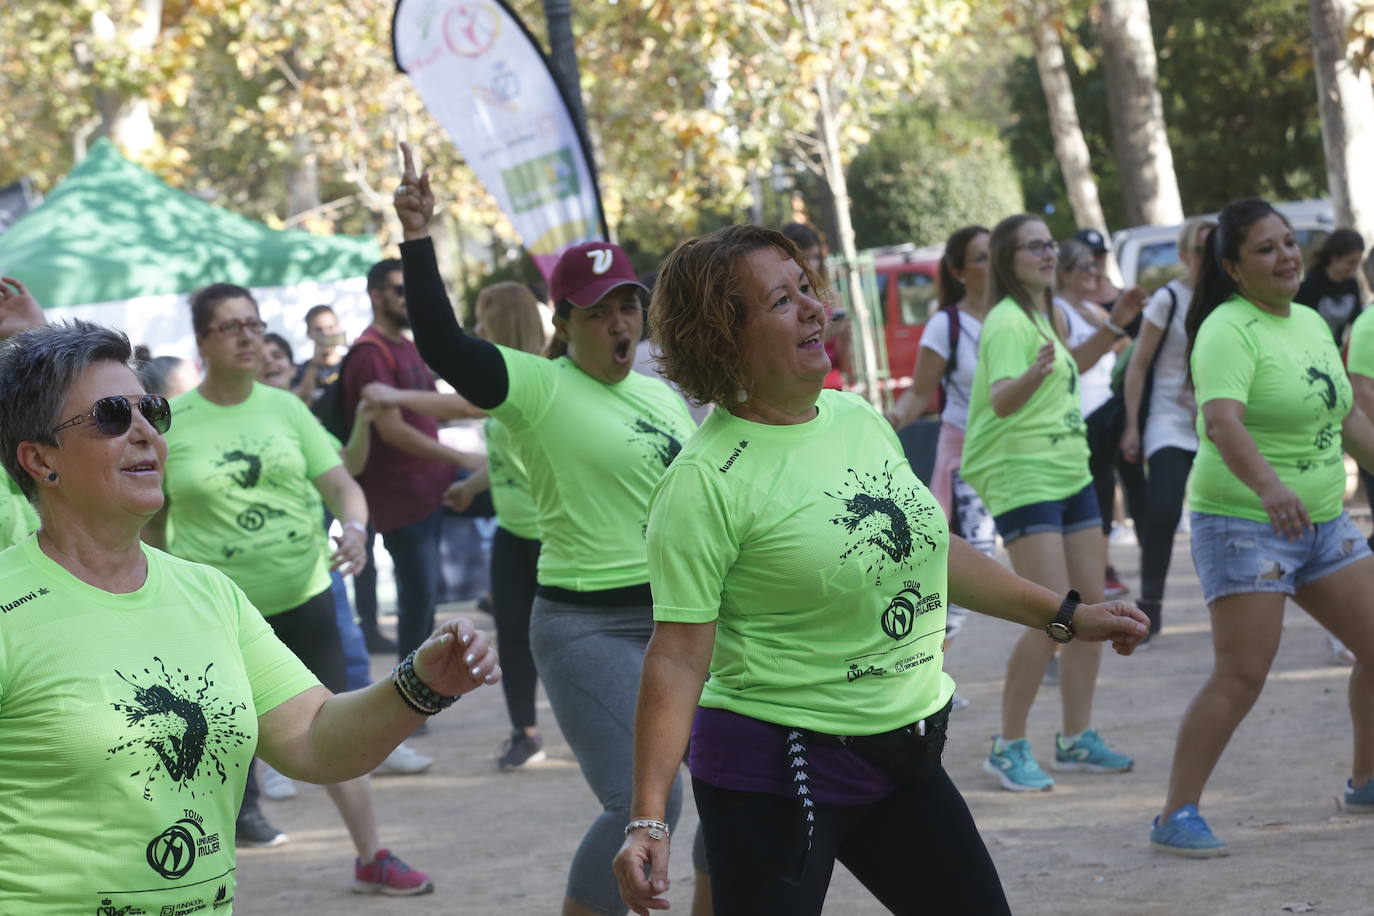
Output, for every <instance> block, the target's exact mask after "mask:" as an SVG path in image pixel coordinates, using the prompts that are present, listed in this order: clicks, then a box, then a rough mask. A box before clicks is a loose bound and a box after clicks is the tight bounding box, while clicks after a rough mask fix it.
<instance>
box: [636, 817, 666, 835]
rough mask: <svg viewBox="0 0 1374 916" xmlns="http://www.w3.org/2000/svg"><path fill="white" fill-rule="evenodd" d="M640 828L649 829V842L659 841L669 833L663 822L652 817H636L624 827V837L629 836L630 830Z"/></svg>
mask: <svg viewBox="0 0 1374 916" xmlns="http://www.w3.org/2000/svg"><path fill="white" fill-rule="evenodd" d="M642 827H647V828H649V839H651V840H661V839H663V838H665V837H667V836H668V835H669V833H670V831H669V830H668V825H667V824H665V823H663V821H660V820H656V819H654V818H652V817H637V818H635V819H634V820H632V821H630V822H629V823H628V824H626V825H625V835H626V836H629V835H630V831H631V830H639V829H640V828H642Z"/></svg>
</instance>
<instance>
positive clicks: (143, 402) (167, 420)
mask: <svg viewBox="0 0 1374 916" xmlns="http://www.w3.org/2000/svg"><path fill="white" fill-rule="evenodd" d="M132 397H133V398H136V399H137V401H138V412H139V413H141V414H143V419H145V420H147V421H148V423H149V425H151V426H152V427H153V429H155V430H157V431H158V433H159V434H162V433H165V432H167V430H169V429H171V428H172V406H171V405H170V404H168V403H167V399H166V398H164V397H163V396H162V395H160V394H144V395H132ZM87 418H90V419H92V420H94V421H95V428H96V429H98V430H100V432H101V434H102V435H106V436H122V435H124V434H125V433H127V432H128V431H129V426H130V425H131V424H132V423H133V422H134V409H133V406H132V405H131V404H130V398H128V397H125V396H124V395H122V394H116V395H111V396H110V397H108V398H101V399H100V400H98V401H96V402H95V403H94V404H92V405H91V412H90V413H83V414H81V415H79V416H75V417H72V418H71V419H70V420H68V421H66V422H65V423H62V424H60V425H59V426H57V427H55V428H54V429H53V434H54V435H55V434H57V433H59V432H61V431H62V430H64V429H66V428H67V427H69V426H76V425H78V424H80V423H82V422H84V421H85V420H86V419H87Z"/></svg>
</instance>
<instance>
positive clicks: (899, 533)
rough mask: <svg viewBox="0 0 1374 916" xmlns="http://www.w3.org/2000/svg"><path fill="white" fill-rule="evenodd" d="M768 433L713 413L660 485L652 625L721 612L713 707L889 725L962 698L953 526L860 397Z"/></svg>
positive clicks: (875, 727) (711, 683)
mask: <svg viewBox="0 0 1374 916" xmlns="http://www.w3.org/2000/svg"><path fill="white" fill-rule="evenodd" d="M817 407H818V410H819V414H818V415H817V416H816V418H815V419H813V420H811V421H810V422H808V423H802V424H798V425H796V426H767V425H763V424H759V423H751V422H749V421H747V420H741V419H740V418H739V417H736V416H734V415H733V414H731V413H730V412H729V411H725V410H716V411H713V412H712V413H711V415H710V416H709V417H707V418H706V421H705V422H704V423H702V426H701V429H700V430H699V431H698V432H697V434H696V435H695V436H693V437H692V438H691V439H690V440H689V441H688V443H687V446H686V448H684V449H683V451H682V454H681V455H679V456H678V458H677V461H675V462H674V463H673V466H672V467H671V468H669V469H668V472H667V473H666V474H665V475H664V476H663V480H662V481H661V482H660V483H659V485H658V487H657V488H656V489H655V491H654V495H653V499H652V501H651V509H650V515H649V535H648V537H649V573H650V576H651V581H652V584H653V591H654V619H655V620H661V621H670V622H679V623H708V622H710V621H713V620H714V621H717V626H716V642H715V650H714V652H713V653H712V656H711V677H710V679H709V680H708V681H707V682H706V685H705V688H704V689H703V691H702V694H701V705H702V706H707V707H713V708H718V709H727V710H730V711H731V712H735V713H739V714H741V715H745V716H750V717H752V718H755V719H760V720H762V721H765V722H773V723H775V724H778V725H788V726H793V727H800V728H808V729H812V730H814V731H819V732H824V733H828V734H841V735H852V734H876V733H878V732H883V731H888V730H890V729H893V728H897V727H899V726H902V725H906V724H908V723H910V722H913V721H915V720H916V719H921V718H924V717H925V716H927V715H929V714H930V713H933V712H935V711H937V710H939V709H940V707H942V706H943V705H944V704H945V703H946V702H947V701H948V700H949V698H950V696H951V695H952V694H953V693H954V681H953V680H951V679H950V677H949V675H947V674H945V673H944V670H943V667H944V653H943V651H942V650H941V646H942V644H943V642H944V638H945V606H946V602H947V601H948V592H947V590H946V577H947V575H948V562H949V525H948V523H947V522H946V520H945V516H944V513H943V512H942V511H941V510H940V507H939V504H938V503H936V501H935V497H934V496H932V495H931V493H930V491H929V490H927V489H926V487H925V485H924V484H922V483H921V482H920V480H918V479H917V477H916V475H915V474H913V473H912V471H911V466H910V464H908V463H907V460H906V456H905V455H903V454H902V448H901V445H900V444H899V443H898V441H897V437H896V435H895V434H894V433H893V431H892V427H891V426H890V425H889V424H888V423H887V421H886V420H884V419H883V418H882V417H881V416H879V415H878V414H877V413H876V412H875V411H874V410H873V409H872V408H871V407H869V406H868V404H867V403H865V402H864V401H863V400H861V399H860V398H858V397H856V396H854V395H851V394H843V393H840V392H835V391H824V392H822V393H821V396H820V400H819V402H818V404H817Z"/></svg>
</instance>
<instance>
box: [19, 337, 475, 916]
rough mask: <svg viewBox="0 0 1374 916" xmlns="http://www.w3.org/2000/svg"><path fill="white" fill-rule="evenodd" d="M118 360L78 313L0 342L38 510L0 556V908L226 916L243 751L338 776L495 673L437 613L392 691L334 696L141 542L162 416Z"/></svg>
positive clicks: (266, 631)
mask: <svg viewBox="0 0 1374 916" xmlns="http://www.w3.org/2000/svg"><path fill="white" fill-rule="evenodd" d="M130 356H131V352H130V347H129V341H128V339H127V338H126V337H124V335H122V334H120V333H118V332H116V331H111V330H108V329H105V328H101V327H99V326H97V325H93V324H90V323H87V322H74V323H72V324H69V325H54V326H50V327H46V328H41V329H37V330H32V331H28V332H26V333H23V334H20V335H19V336H17V337H16V338H15V339H14V340H12V341H11V342H10V343H8V344H7V345H6V346H5V347H4V348H3V349H0V456H2V457H3V462H4V468H5V471H6V472H8V474H9V475H10V476H11V477H13V478H14V479H15V480H16V481H17V482H18V484H19V486H20V487H21V488H22V489H23V491H24V495H25V496H26V497H28V498H29V499H30V500H32V501H33V503H34V504H35V505H36V507H37V509H38V514H39V516H40V517H41V519H42V527H41V529H40V530H39V532H38V533H37V534H36V535H34V536H33V537H30V538H28V539H26V540H25V541H23V542H22V543H20V544H19V545H17V546H16V547H14V548H13V549H11V550H8V551H5V552H4V553H3V554H0V685H3V689H0V913H26V914H33V916H55V914H59V913H102V912H125V913H140V912H141V913H159V912H192V911H195V910H202V909H203V910H205V911H207V912H208V911H209V910H210V908H211V903H212V902H213V906H214V909H215V911H216V912H217V913H223V914H224V916H229V914H230V913H231V912H232V901H233V899H234V896H235V887H234V866H235V863H234V849H233V837H232V833H233V830H234V817H235V812H236V811H237V810H238V803H239V798H240V796H241V795H242V793H243V790H244V782H245V779H246V777H247V769H248V763H249V760H250V759H251V758H252V756H253V754H254V752H255V751H256V752H257V753H259V754H261V755H262V756H263V757H264V758H265V759H267V760H269V761H270V762H271V763H272V764H273V765H274V766H276V767H278V768H279V769H281V770H282V771H283V772H285V773H288V774H290V775H292V776H294V777H297V778H301V779H307V780H311V781H314V782H321V783H336V782H340V781H342V780H348V779H352V778H355V777H357V776H359V775H361V774H363V773H366V772H368V771H369V770H370V769H372V768H373V767H375V766H376V765H377V764H378V763H379V762H380V761H381V760H382V759H383V758H384V757H385V756H386V754H387V753H388V752H389V751H390V750H391V749H392V748H394V747H396V745H397V744H399V743H400V742H401V740H402V739H403V738H404V737H405V736H406V735H408V734H410V733H411V732H412V731H414V729H415V727H416V726H417V725H418V724H419V723H420V722H422V721H424V718H425V713H428V712H431V711H437V710H438V709H439V708H441V707H442V706H445V705H449V704H450V703H451V699H449V698H451V697H453V696H454V695H456V694H462V693H466V692H468V691H470V690H473V689H475V688H476V687H478V686H480V685H481V684H483V683H490V682H493V681H495V680H497V679H498V678H499V669H498V668H497V667H496V659H495V653H494V652H492V651H491V649H490V647H489V646H488V644H487V641H486V637H484V636H483V635H481V634H479V633H477V632H476V631H474V630H473V629H472V627H471V625H470V624H469V623H467V622H466V621H452V622H450V623H448V624H446V625H445V626H444V627H443V628H442V629H441V630H440V632H438V633H436V634H435V637H434V638H432V639H431V640H429V641H428V642H427V643H426V645H425V647H424V648H423V649H422V650H421V651H420V652H419V653H418V655H417V656H416V657H415V659H414V660H413V663H412V665H411V668H410V669H408V670H407V671H405V672H402V678H403V680H402V682H400V683H398V682H396V681H393V682H392V683H377V684H374V685H372V686H371V687H368V688H366V689H364V690H359V691H355V692H353V693H349V694H345V695H340V696H335V695H333V694H331V693H330V692H329V691H327V690H325V689H324V688H323V687H321V686H320V684H319V680H318V679H317V678H316V677H315V676H314V675H312V674H311V673H310V671H309V670H308V669H307V668H306V667H305V666H304V665H302V664H301V662H300V661H299V660H298V659H297V658H296V657H295V656H294V655H293V654H292V653H291V652H290V651H289V650H288V649H287V647H286V646H284V645H282V643H281V641H280V640H278V638H277V637H276V636H274V635H273V632H272V629H271V628H270V627H269V626H268V625H267V623H266V622H264V620H263V618H262V615H261V614H260V613H259V612H258V610H257V609H256V608H254V607H253V605H252V604H251V603H250V601H249V600H248V598H247V597H246V596H245V594H244V592H243V591H242V590H241V589H239V588H238V587H237V586H236V585H235V584H234V583H233V582H232V581H230V580H229V579H228V578H227V577H225V576H224V575H223V574H222V573H220V572H217V571H216V570H213V569H210V568H209V567H206V566H203V565H200V564H194V563H188V562H186V561H184V560H180V559H176V558H174V557H170V556H168V555H167V554H165V553H163V552H161V551H159V550H155V549H153V548H152V547H149V546H145V545H143V544H141V543H140V541H139V532H140V529H142V528H143V526H144V524H145V522H147V521H148V519H149V518H150V517H151V516H153V515H154V513H156V512H158V511H159V510H160V508H161V507H162V505H163V499H164V497H163V473H164V470H165V465H166V459H167V449H168V446H167V442H166V440H165V439H164V437H163V434H164V433H166V432H167V431H168V429H169V426H170V424H171V413H170V411H169V408H168V405H167V402H166V401H165V400H163V399H162V398H161V397H159V396H156V395H146V394H144V393H143V388H142V386H141V385H140V384H139V382H138V379H137V377H136V376H135V375H134V373H133V371H132V370H131V369H130V368H129V366H128V361H129V358H130ZM286 396H287V397H290V395H289V394H288V395H286ZM181 419H182V418H181V417H178V421H180V420H181ZM265 422H266V421H265ZM316 528H317V526H316V525H315V524H314V520H313V518H312V520H311V525H310V529H311V530H312V531H314V530H315V529H316ZM468 658H472V659H473V661H468ZM412 671H413V675H412V674H411V672H412Z"/></svg>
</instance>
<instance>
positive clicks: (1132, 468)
mask: <svg viewBox="0 0 1374 916" xmlns="http://www.w3.org/2000/svg"><path fill="white" fill-rule="evenodd" d="M1085 422H1086V423H1087V426H1088V443H1089V448H1090V449H1091V451H1090V452H1089V453H1088V472H1089V473H1091V474H1092V477H1093V492H1094V493H1096V494H1097V508H1098V510H1099V511H1100V512H1101V513H1102V532H1103V534H1111V533H1112V519H1113V517H1114V516H1115V515H1116V512H1115V506H1116V499H1115V498H1114V497H1115V491H1116V478H1117V475H1118V474H1119V475H1120V476H1121V492H1122V493H1123V494H1124V495H1125V496H1126V514H1127V515H1129V516H1130V517H1131V521H1132V522H1134V523H1135V526H1136V531H1137V532H1139V530H1140V528H1141V527H1142V526H1143V525H1144V523H1145V470H1144V469H1143V468H1142V467H1141V466H1140V465H1139V464H1134V463H1132V462H1130V461H1127V460H1126V459H1125V457H1124V456H1123V455H1122V454H1121V445H1120V440H1121V433H1120V432H1119V431H1118V430H1116V429H1115V428H1114V427H1113V428H1111V429H1108V428H1107V427H1109V426H1110V425H1111V423H1112V411H1111V410H1110V409H1106V410H1104V409H1103V408H1098V409H1097V410H1095V411H1093V412H1092V414H1091V415H1089V417H1088V419H1087V420H1086V421H1085Z"/></svg>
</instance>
